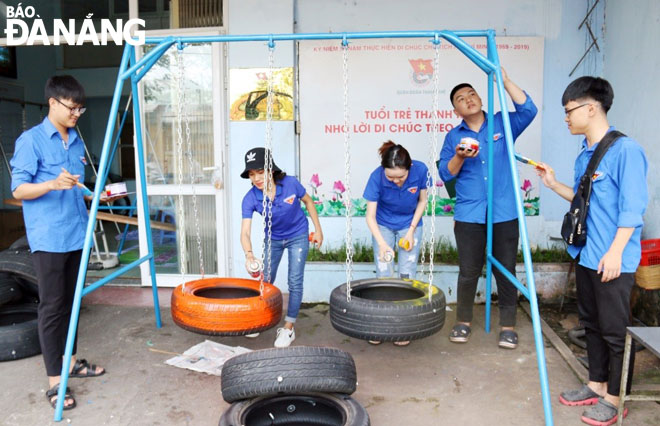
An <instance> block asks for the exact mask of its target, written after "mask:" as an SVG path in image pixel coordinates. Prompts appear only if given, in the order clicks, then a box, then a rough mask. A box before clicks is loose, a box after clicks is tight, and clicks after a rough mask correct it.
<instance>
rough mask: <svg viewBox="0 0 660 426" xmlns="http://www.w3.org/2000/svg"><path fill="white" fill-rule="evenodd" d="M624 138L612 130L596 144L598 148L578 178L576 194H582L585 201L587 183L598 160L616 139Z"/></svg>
mask: <svg viewBox="0 0 660 426" xmlns="http://www.w3.org/2000/svg"><path fill="white" fill-rule="evenodd" d="M625 136H626V135H624V134H623V133H621V132H620V131H618V130H612V131H611V132H607V134H606V135H605V136H604V137H603V139H601V140H600V142H599V143H598V146H597V147H596V150H595V151H594V154H593V155H592V156H591V159H590V160H589V164H588V165H587V170H586V171H585V172H584V174H583V175H582V177H581V178H580V186H579V187H578V192H582V194H583V196H584V198H585V199H586V200H587V201H588V200H589V197H590V196H591V185H589V183H590V182H591V177H592V176H593V175H594V172H595V171H596V168H597V167H598V165H599V164H600V160H602V159H603V157H604V156H605V153H606V152H607V150H608V149H610V147H611V146H612V145H614V142H616V141H617V139H619V138H621V137H625ZM585 190H586V191H587V193H586V194H585V192H584V191H585Z"/></svg>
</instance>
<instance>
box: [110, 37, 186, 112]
mask: <svg viewBox="0 0 660 426" xmlns="http://www.w3.org/2000/svg"><path fill="white" fill-rule="evenodd" d="M173 44H174V37H167V38H165V39H164V40H163V42H162V43H161V44H160V45H159V46H156V47H154V48H153V49H152V50H151V51H150V52H149V53H147V54H146V55H144V56H143V57H142V59H140V61H139V62H132V63H131V64H132V66H131V67H130V68H129V69H128V70H126V71H124V72H123V73H122V75H121V76H120V78H121V79H122V80H124V79H126V78H128V77H131V78H133V77H134V76H135V74H136V73H137V72H138V70H139V69H140V68H142V67H147V71H148V70H149V69H150V68H151V67H152V66H153V65H154V64H155V63H156V61H157V60H158V59H159V58H160V57H161V56H163V53H165V51H166V50H167V49H169V48H170V46H171V45H173ZM143 71H144V69H143ZM145 72H146V71H145ZM135 96H136V94H135V93H133V99H134V100H135Z"/></svg>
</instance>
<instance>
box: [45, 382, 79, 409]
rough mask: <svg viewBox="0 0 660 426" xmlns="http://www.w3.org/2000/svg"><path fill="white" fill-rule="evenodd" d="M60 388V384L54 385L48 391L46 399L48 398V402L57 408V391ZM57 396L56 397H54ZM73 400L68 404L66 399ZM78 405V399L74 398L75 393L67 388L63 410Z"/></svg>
mask: <svg viewBox="0 0 660 426" xmlns="http://www.w3.org/2000/svg"><path fill="white" fill-rule="evenodd" d="M59 390H60V384H59V383H58V384H56V385H54V386H53V387H52V388H50V389H48V390H47V391H46V399H48V402H49V403H50V406H51V407H53V408H55V407H56V405H57V393H58V391H59ZM53 397H55V398H53ZM67 400H71V401H73V402H72V403H71V404H70V405H66V401H67ZM75 407H76V400H75V399H74V398H73V394H72V393H71V389H69V388H66V391H65V393H64V406H63V407H62V409H63V410H71V409H72V408H75Z"/></svg>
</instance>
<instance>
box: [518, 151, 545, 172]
mask: <svg viewBox="0 0 660 426" xmlns="http://www.w3.org/2000/svg"><path fill="white" fill-rule="evenodd" d="M516 160H518V161H520V162H521V163H524V164H529V165H530V166H534V167H536V168H539V169H542V168H543V167H542V166H541V165H540V164H539V163H537V162H536V161H534V160H531V159H529V158H527V157H523V156H522V155H520V154H516Z"/></svg>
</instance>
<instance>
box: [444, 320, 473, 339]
mask: <svg viewBox="0 0 660 426" xmlns="http://www.w3.org/2000/svg"><path fill="white" fill-rule="evenodd" d="M470 334H472V329H471V328H470V326H469V325H467V324H456V325H455V326H454V327H453V328H452V329H451V333H449V341H450V342H454V343H467V341H468V340H469V339H470Z"/></svg>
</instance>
